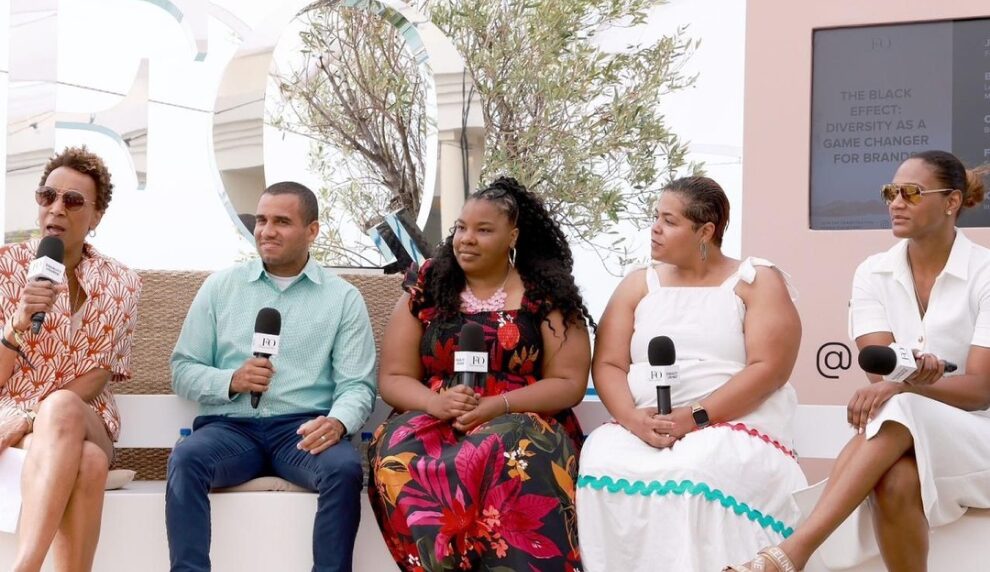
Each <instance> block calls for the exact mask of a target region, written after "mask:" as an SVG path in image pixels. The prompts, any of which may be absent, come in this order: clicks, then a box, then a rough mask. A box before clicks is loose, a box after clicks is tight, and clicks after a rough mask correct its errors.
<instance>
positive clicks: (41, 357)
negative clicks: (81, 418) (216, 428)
mask: <svg viewBox="0 0 990 572" xmlns="http://www.w3.org/2000/svg"><path fill="white" fill-rule="evenodd" d="M38 242H39V241H38V240H37V239H36V240H31V241H28V242H25V243H20V244H11V245H6V246H0V326H3V325H4V324H6V323H7V320H9V319H10V317H11V316H12V315H13V314H14V311H15V310H16V309H17V303H18V301H19V300H20V295H21V291H22V290H23V288H24V284H25V282H26V281H27V270H28V265H29V264H30V263H31V261H32V260H33V259H34V257H35V254H36V252H37V250H38ZM76 277H77V279H78V280H79V285H80V287H81V288H82V289H83V290H84V291H85V292H86V302H85V303H84V304H83V306H82V308H81V309H80V310H79V311H80V312H82V320H81V322H80V325H79V327H78V329H74V328H73V326H72V316H71V314H70V312H71V308H70V306H71V302H70V300H69V292H68V289H67V288H66V289H63V290H62V291H61V292H59V294H58V296H57V297H56V299H55V307H54V309H53V311H52V312H49V313H48V314H47V315H46V316H45V322H44V324H43V325H42V328H41V331H40V332H38V334H33V333H31V332H30V330H29V331H28V332H27V333H26V334H25V335H24V346H25V347H22V348H21V349H22V351H23V352H24V354H25V355H26V356H27V358H28V361H29V362H30V365H29V364H28V362H26V361H25V360H24V358H23V357H18V358H17V360H16V361H15V363H14V373H13V375H11V377H10V379H8V380H7V383H6V384H4V385H3V387H0V412H2V411H3V410H4V409H6V408H11V407H17V408H32V407H34V406H35V405H36V404H37V403H38V402H40V401H42V400H43V399H45V398H46V397H48V396H49V395H51V394H52V393H54V392H55V391H58V390H59V389H62V388H64V387H65V386H66V385H67V384H69V382H71V381H73V380H75V379H76V378H77V377H79V376H81V375H83V374H84V373H87V372H89V371H91V370H93V369H96V368H101V369H105V370H107V371H109V372H110V373H111V381H114V382H119V381H124V380H126V379H129V378H130V376H131V372H130V357H131V339H132V337H133V334H134V329H135V327H136V326H137V304H138V298H139V296H140V292H141V279H140V278H139V277H138V275H137V273H135V272H134V271H132V270H130V269H128V268H126V267H125V266H123V265H122V264H120V263H119V262H117V261H115V260H113V259H111V258H108V257H106V256H103V255H102V254H100V253H99V252H97V251H96V249H94V248H93V247H92V246H90V245H88V244H86V245H84V247H83V258H82V260H81V261H80V262H79V266H78V267H76ZM31 366H34V367H31ZM90 406H91V407H93V409H95V410H96V412H97V413H98V414H99V415H100V417H101V418H102V419H103V423H104V424H105V425H106V427H107V433H109V435H110V437H111V438H112V439H113V440H114V441H116V440H117V437H118V436H119V434H120V415H119V413H118V412H117V404H116V403H115V402H114V399H113V394H112V393H111V391H110V384H109V383H108V384H107V385H106V387H104V389H103V392H102V393H101V394H100V395H99V396H97V397H96V399H94V400H93V401H92V402H91V403H90Z"/></svg>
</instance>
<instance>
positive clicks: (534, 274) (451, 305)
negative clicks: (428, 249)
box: [425, 177, 598, 329]
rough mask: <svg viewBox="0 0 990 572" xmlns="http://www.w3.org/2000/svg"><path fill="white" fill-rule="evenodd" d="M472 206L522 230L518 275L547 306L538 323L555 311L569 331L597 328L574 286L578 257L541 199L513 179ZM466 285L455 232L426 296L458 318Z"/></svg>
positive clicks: (436, 261)
mask: <svg viewBox="0 0 990 572" xmlns="http://www.w3.org/2000/svg"><path fill="white" fill-rule="evenodd" d="M468 200H469V201H472V200H482V201H490V202H491V203H492V204H494V205H496V206H497V207H498V208H499V210H501V211H502V212H503V213H505V215H506V216H507V217H508V219H509V222H510V223H511V224H513V225H515V226H516V227H517V228H518V229H519V238H518V239H517V240H516V253H517V254H516V271H517V272H519V276H520V277H521V278H522V281H523V284H525V287H526V290H527V297H528V298H530V299H531V300H539V301H542V303H541V304H540V306H539V310H538V311H537V318H538V319H539V320H541V321H543V320H547V316H548V315H549V314H550V312H551V311H553V310H560V313H561V314H563V318H564V326H565V327H567V326H570V325H573V324H590V325H591V327H592V328H594V329H597V328H598V325H597V324H596V323H595V321H594V319H593V318H592V317H591V314H590V313H589V312H588V308H587V306H585V304H584V300H583V299H582V298H581V293H580V292H579V291H578V287H577V284H575V283H574V275H573V273H572V271H573V268H574V257H573V256H572V255H571V248H570V246H569V245H568V244H567V238H566V237H565V236H564V233H563V231H562V230H561V229H560V225H558V224H557V223H556V222H555V221H554V220H553V219H552V218H550V213H549V211H547V208H546V206H545V205H544V204H543V201H542V200H541V199H540V198H539V197H538V196H536V195H535V194H533V193H532V192H530V191H528V190H527V189H526V187H524V186H523V185H521V184H520V183H519V182H518V181H516V180H515V179H513V178H511V177H499V178H498V179H495V180H494V181H493V182H492V183H491V184H489V185H488V186H487V187H485V188H483V189H481V190H479V191H476V192H475V193H473V194H472V195H471V196H470V197H468ZM465 285H466V279H465V277H464V271H463V270H462V269H461V267H460V265H459V264H458V263H457V259H456V258H455V257H454V233H453V231H451V233H450V235H448V236H447V238H446V239H445V240H444V241H443V243H441V244H440V246H439V247H438V248H437V251H436V253H435V254H434V257H433V266H432V268H431V276H430V278H429V280H427V283H426V292H425V294H426V296H427V297H428V298H430V299H432V300H433V301H434V303H435V304H436V308H437V311H438V313H439V314H440V315H441V316H446V317H450V316H455V315H457V312H458V311H459V309H460V306H461V298H460V295H461V292H462V291H463V290H464V287H465ZM548 323H549V322H548Z"/></svg>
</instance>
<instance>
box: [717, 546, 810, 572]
mask: <svg viewBox="0 0 990 572" xmlns="http://www.w3.org/2000/svg"><path fill="white" fill-rule="evenodd" d="M768 561H769V562H770V563H771V564H773V565H774V566H776V567H777V570H779V572H797V568H796V567H795V566H794V563H793V562H791V559H790V558H789V557H788V556H787V554H785V553H784V551H783V550H781V549H780V547H779V546H770V547H768V548H764V549H763V550H761V551H759V552H758V553H757V554H756V558H754V559H753V560H752V562H750V564H751V566H747V565H746V564H740V565H738V566H726V567H725V568H723V569H722V572H762V571H763V570H766V569H767V562H768Z"/></svg>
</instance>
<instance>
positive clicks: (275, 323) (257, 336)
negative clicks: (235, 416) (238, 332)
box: [251, 308, 282, 409]
mask: <svg viewBox="0 0 990 572" xmlns="http://www.w3.org/2000/svg"><path fill="white" fill-rule="evenodd" d="M281 332H282V314H280V313H279V312H278V310H276V309H275V308H262V309H260V310H258V317H257V318H255V320H254V338H252V339H251V352H252V353H253V354H254V357H263V358H270V357H272V356H277V355H278V337H279V334H280V333H281ZM260 402H261V392H260V391H252V392H251V407H253V408H255V409H257V408H258V404H259V403H260Z"/></svg>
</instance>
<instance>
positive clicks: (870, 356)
mask: <svg viewBox="0 0 990 572" xmlns="http://www.w3.org/2000/svg"><path fill="white" fill-rule="evenodd" d="M859 367H860V368H862V370H863V371H865V372H867V373H872V374H876V375H882V376H883V377H884V379H886V380H887V381H904V380H905V379H907V378H909V377H911V374H913V373H914V372H915V371H917V369H918V364H917V362H916V361H915V359H914V354H913V353H912V352H911V350H910V349H909V348H906V347H904V346H902V345H898V344H890V345H889V346H866V347H865V348H863V349H862V350H860V352H859ZM957 369H958V366H956V364H954V363H952V362H950V361H947V362H945V372H946V373H952V372H954V371H956V370H957Z"/></svg>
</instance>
